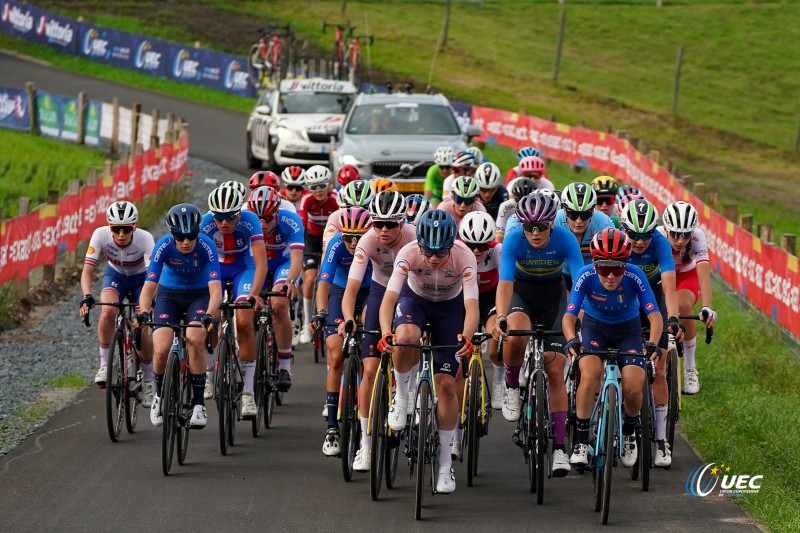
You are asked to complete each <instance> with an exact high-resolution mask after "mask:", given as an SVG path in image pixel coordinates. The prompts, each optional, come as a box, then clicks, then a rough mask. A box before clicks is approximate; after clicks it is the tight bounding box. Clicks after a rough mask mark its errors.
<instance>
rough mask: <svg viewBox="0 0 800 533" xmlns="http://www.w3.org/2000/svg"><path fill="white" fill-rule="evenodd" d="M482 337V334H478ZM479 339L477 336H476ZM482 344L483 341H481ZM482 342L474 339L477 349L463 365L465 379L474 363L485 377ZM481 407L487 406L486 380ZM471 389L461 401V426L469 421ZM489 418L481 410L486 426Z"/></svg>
mask: <svg viewBox="0 0 800 533" xmlns="http://www.w3.org/2000/svg"><path fill="white" fill-rule="evenodd" d="M478 335H481V334H478ZM476 337H477V335H476ZM489 338H491V336H489V335H487V336H486V339H489ZM481 342H482V341H481ZM481 342H478V339H475V338H473V344H474V345H475V349H473V350H472V355H471V356H470V358H469V359H468V360H467V361H466V362H462V363H461V368H462V373H463V376H464V378H467V377H468V376H469V372H471V370H472V363H474V362H476V361H477V363H478V367H479V368H480V375H481V377H483V376H485V375H486V374H485V372H484V368H483V359H482V358H481ZM480 383H481V406H485V405H486V395H487V390H486V380H484V379H481V380H480ZM468 389H469V387H466V386H465V387H464V395H463V397H462V399H461V418H460V419H459V422H460V424H461V425H462V426H463V425H464V424H465V423H466V421H467V411H466V406H467V395H468V394H469V390H468ZM488 418H489V417H488V416H487V415H486V409H481V424H483V425H485V424H486V421H487V420H488Z"/></svg>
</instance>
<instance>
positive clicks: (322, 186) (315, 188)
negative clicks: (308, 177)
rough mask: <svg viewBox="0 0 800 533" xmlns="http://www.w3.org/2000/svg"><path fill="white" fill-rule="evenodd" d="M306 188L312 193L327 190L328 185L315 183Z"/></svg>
mask: <svg viewBox="0 0 800 533" xmlns="http://www.w3.org/2000/svg"><path fill="white" fill-rule="evenodd" d="M308 188H309V190H312V191H321V190H322V189H327V188H328V184H327V183H317V184H315V185H309V186H308Z"/></svg>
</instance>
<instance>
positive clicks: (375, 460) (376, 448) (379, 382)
mask: <svg viewBox="0 0 800 533" xmlns="http://www.w3.org/2000/svg"><path fill="white" fill-rule="evenodd" d="M387 387H388V384H387V380H386V373H385V372H383V371H382V370H380V369H379V370H378V375H377V376H376V377H375V389H374V391H375V392H374V396H373V398H372V420H371V421H370V437H369V438H370V441H371V447H372V454H371V455H370V464H369V493H370V496H372V499H373V500H374V501H378V498H379V496H380V493H381V485H382V484H383V474H384V463H385V461H386V459H387V455H386V452H387V451H389V450H388V449H387V446H386V441H387V430H388V428H389V426H388V418H387V417H388V413H389V410H388V392H387V390H388V389H387ZM386 481H387V484H388V482H389V480H388V479H387V480H386Z"/></svg>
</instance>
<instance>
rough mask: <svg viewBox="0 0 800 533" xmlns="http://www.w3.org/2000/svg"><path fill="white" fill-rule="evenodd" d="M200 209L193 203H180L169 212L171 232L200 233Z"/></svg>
mask: <svg viewBox="0 0 800 533" xmlns="http://www.w3.org/2000/svg"><path fill="white" fill-rule="evenodd" d="M201 218H202V217H201V216H200V210H199V209H197V208H196V207H195V206H193V205H192V204H178V205H176V206H173V207H172V208H171V209H170V210H169V213H167V227H168V228H169V231H170V233H200V219H201Z"/></svg>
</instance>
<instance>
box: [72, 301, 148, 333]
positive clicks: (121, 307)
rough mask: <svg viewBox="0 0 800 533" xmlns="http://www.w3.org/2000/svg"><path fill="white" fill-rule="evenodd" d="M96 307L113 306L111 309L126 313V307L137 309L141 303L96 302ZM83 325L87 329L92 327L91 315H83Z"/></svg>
mask: <svg viewBox="0 0 800 533" xmlns="http://www.w3.org/2000/svg"><path fill="white" fill-rule="evenodd" d="M94 305H108V306H111V307H116V308H117V309H119V310H120V311H124V310H125V308H126V307H136V306H137V305H139V302H135V303H131V302H128V303H125V302H95V303H94ZM89 311H91V309H89ZM83 324H84V325H85V326H86V327H87V328H88V327H90V326H89V313H86V314H85V315H83Z"/></svg>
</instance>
